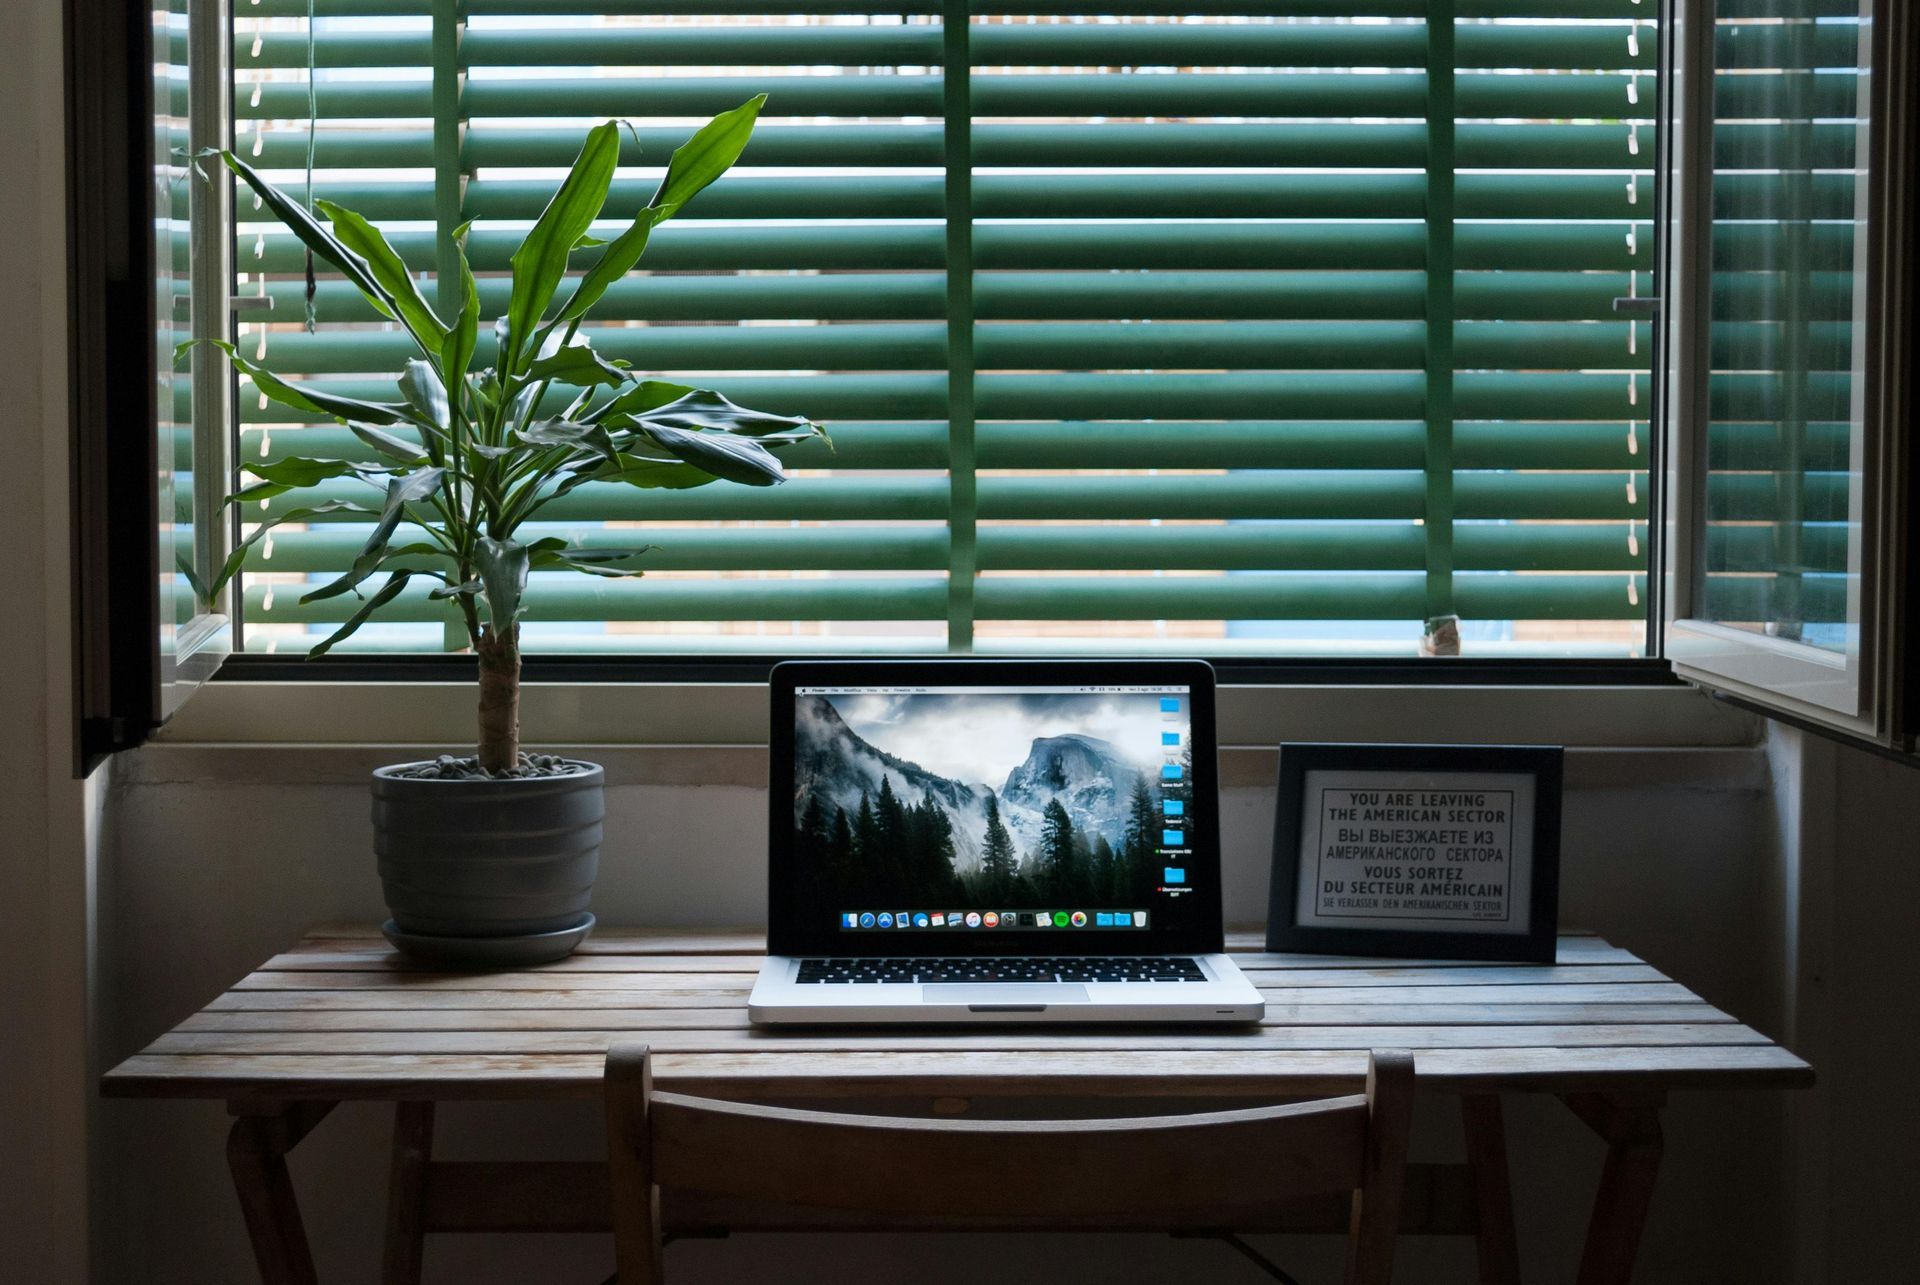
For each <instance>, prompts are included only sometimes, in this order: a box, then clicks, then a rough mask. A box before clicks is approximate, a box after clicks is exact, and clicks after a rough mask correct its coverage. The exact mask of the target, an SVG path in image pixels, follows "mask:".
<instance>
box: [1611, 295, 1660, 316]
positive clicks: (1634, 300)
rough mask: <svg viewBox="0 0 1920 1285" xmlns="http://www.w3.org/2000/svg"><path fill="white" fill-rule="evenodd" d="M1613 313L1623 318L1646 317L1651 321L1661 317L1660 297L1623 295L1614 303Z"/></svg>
mask: <svg viewBox="0 0 1920 1285" xmlns="http://www.w3.org/2000/svg"><path fill="white" fill-rule="evenodd" d="M1613 311H1614V313H1615V315H1617V316H1621V317H1646V318H1648V319H1649V320H1651V319H1652V318H1655V317H1658V316H1659V315H1660V296H1659V295H1657V294H1656V295H1635V296H1632V297H1628V296H1626V295H1621V296H1619V297H1618V298H1616V299H1615V300H1614V301H1613Z"/></svg>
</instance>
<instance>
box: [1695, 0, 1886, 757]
mask: <svg viewBox="0 0 1920 1285" xmlns="http://www.w3.org/2000/svg"><path fill="white" fill-rule="evenodd" d="M1887 7H1888V6H1883V5H1881V4H1877V3H1874V0H1734V2H1728V0H1723V3H1721V4H1720V5H1719V6H1718V8H1717V9H1715V10H1714V11H1713V20H1712V22H1711V23H1705V22H1702V23H1699V24H1697V26H1696V27H1695V28H1692V29H1689V31H1688V32H1687V34H1686V36H1685V38H1684V39H1683V41H1682V42H1681V48H1680V49H1679V50H1678V51H1677V55H1676V56H1677V57H1679V58H1681V59H1682V60H1683V66H1684V67H1685V68H1686V71H1685V72H1684V73H1683V75H1682V77H1681V83H1683V84H1685V85H1687V86H1689V87H1690V89H1689V91H1688V92H1687V93H1685V94H1683V95H1681V97H1680V100H1679V101H1678V102H1677V103H1676V105H1675V113H1676V124H1675V126H1674V133H1675V138H1676V146H1675V148H1674V151H1673V165H1674V167H1675V174H1676V178H1675V180H1674V182H1673V184H1672V186H1673V187H1674V188H1675V189H1676V191H1678V190H1679V189H1680V188H1681V187H1682V186H1683V185H1684V186H1685V188H1686V189H1687V190H1686V191H1684V192H1682V193H1680V197H1679V199H1677V200H1676V212H1675V216H1674V233H1673V236H1672V238H1670V240H1691V239H1693V238H1701V239H1702V240H1703V241H1704V243H1705V244H1706V245H1707V246H1709V247H1710V250H1709V252H1708V253H1703V254H1700V255H1697V256H1695V258H1694V260H1693V261H1692V262H1691V263H1690V264H1679V263H1676V264H1675V266H1674V271H1673V273H1672V274H1671V278H1672V279H1671V280H1670V282H1669V284H1668V286H1667V289H1668V291H1669V292H1670V293H1672V294H1674V295H1675V296H1676V297H1677V298H1679V299H1681V300H1683V301H1686V305H1687V306H1684V307H1683V308H1682V309H1681V311H1680V314H1679V316H1678V318H1677V322H1676V324H1675V325H1674V327H1673V328H1672V330H1671V334H1670V339H1671V341H1672V344H1673V348H1674V351H1673V353H1672V356H1671V360H1670V361H1669V369H1670V371H1671V374H1672V381H1673V382H1672V385H1671V387H1672V388H1673V390H1674V392H1673V393H1672V394H1671V395H1672V396H1674V397H1675V398H1676V401H1675V405H1674V407H1673V412H1672V418H1673V422H1674V424H1675V426H1676V428H1677V429H1678V433H1677V438H1676V440H1677V443H1678V449H1677V451H1676V458H1675V469H1676V471H1675V475H1674V485H1673V487H1672V492H1673V497H1674V505H1675V513H1676V527H1677V529H1676V538H1675V540H1674V541H1673V542H1672V546H1671V553H1672V570H1673V574H1672V577H1671V579H1672V583H1673V593H1674V602H1673V603H1672V609H1671V615H1672V621H1671V624H1670V627H1669V631H1668V638H1667V650H1668V654H1669V655H1670V656H1671V657H1672V659H1673V661H1674V664H1675V666H1676V669H1677V670H1678V671H1679V672H1680V673H1681V674H1682V675H1684V676H1687V677H1690V678H1694V679H1696V680H1698V681H1701V682H1704V683H1707V684H1710V685H1712V686H1716V687H1720V688H1722V689H1725V690H1728V691H1731V692H1733V693H1735V694H1736V695H1741V696H1745V697H1748V698H1753V699H1764V700H1766V701H1767V702H1769V704H1770V705H1772V706H1774V707H1776V708H1781V709H1784V710H1785V711H1787V712H1789V713H1791V714H1794V715H1797V716H1799V717H1801V718H1803V719H1807V720H1810V721H1813V722H1815V723H1818V724H1822V725H1826V726H1833V727H1838V728H1841V729H1844V730H1846V731H1849V732H1852V733H1855V734H1858V735H1862V736H1866V737H1868V738H1870V739H1873V740H1876V741H1879V742H1881V743H1883V744H1889V743H1890V744H1899V743H1901V742H1902V741H1903V740H1905V739H1907V738H1910V737H1911V735H1912V733H1913V731H1914V728H1915V720H1914V719H1913V717H1912V714H1911V711H1912V709H1913V708H1915V706H1913V705H1912V704H1911V702H1912V701H1913V699H1914V696H1913V691H1914V689H1913V687H1912V686H1911V680H1910V679H1908V678H1907V673H1908V671H1909V670H1910V664H1909V663H1908V662H1907V657H1909V656H1910V655H1911V653H1910V652H1903V647H1902V639H1901V635H1902V633H1903V632H1905V633H1908V634H1910V633H1911V621H1909V620H1907V619H1906V618H1904V615H1903V613H1904V612H1905V611H1907V610H1910V609H1911V608H1912V605H1913V603H1912V589H1911V580H1910V577H1911V575H1912V574H1913V572H1912V568H1913V567H1914V566H1916V565H1920V564H1916V563H1915V562H1913V561H1912V560H1911V555H1910V554H1905V555H1903V554H1902V552H1901V542H1902V541H1903V540H1905V541H1906V542H1907V545H1908V547H1909V548H1911V539H1912V533H1913V531H1915V530H1916V529H1920V528H1916V527H1915V526H1914V522H1913V504H1914V492H1913V489H1912V468H1913V458H1914V456H1913V446H1914V443H1913V437H1914V432H1915V429H1914V426H1913V422H1912V411H1911V402H1910V397H1911V393H1910V391H1908V389H1907V387H1906V385H1905V379H1906V378H1907V377H1909V365H1910V357H1909V356H1908V355H1907V354H1906V353H1904V352H1902V348H1901V345H1903V344H1911V342H1912V336H1913V333H1914V331H1913V329H1912V327H1913V324H1914V319H1913V314H1912V309H1913V298H1912V293H1911V291H1912V286H1911V274H1912V270H1913V269H1912V266H1911V265H1912V263H1913V259H1912V258H1911V257H1910V256H1911V255H1912V253H1913V248H1914V247H1913V237H1914V231H1913V229H1914V205H1913V200H1914V196H1913V180H1912V177H1911V175H1912V173H1913V165H1914V158H1913V147H1914V141H1913V128H1912V125H1913V120H1914V111H1915V107H1914V97H1913V87H1912V69H1911V67H1910V66H1905V67H1904V69H1905V71H1906V74H1905V75H1904V76H1903V75H1902V70H1903V63H1902V61H1901V58H1902V55H1901V49H1902V44H1901V42H1902V40H1903V39H1904V40H1905V41H1906V42H1907V43H1908V45H1909V46H1910V45H1911V40H1912V31H1911V29H1910V28H1906V27H1902V26H1900V25H1898V19H1897V18H1895V19H1893V20H1892V21H1890V20H1889V17H1888V15H1886V14H1884V13H1883V12H1882V10H1883V9H1884V8H1887ZM1907 56H1909V57H1910V56H1911V55H1910V54H1909V55H1907ZM1709 158H1710V160H1709ZM1679 175H1685V177H1684V178H1680V177H1678V176H1679ZM1903 175H1904V177H1903ZM1903 272H1904V273H1905V274H1906V284H1905V285H1904V293H1903V277H1902V273H1903ZM1903 556H1905V557H1906V558H1907V559H1908V561H1907V563H1906V565H1907V567H1908V571H1907V576H1908V577H1909V579H1908V582H1907V583H1903V582H1902V578H1901V565H1902V558H1903ZM1908 645H1910V644H1908ZM1903 687H1904V688H1905V690H1904V692H1903ZM1903 698H1904V699H1905V700H1906V701H1908V702H1909V705H1908V713H1907V714H1906V715H1904V716H1903V715H1901V714H1900V713H1899V712H1898V710H1899V706H1900V702H1901V701H1902V699H1903Z"/></svg>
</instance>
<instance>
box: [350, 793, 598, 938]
mask: <svg viewBox="0 0 1920 1285" xmlns="http://www.w3.org/2000/svg"><path fill="white" fill-rule="evenodd" d="M413 766H416V765H414V764H407V763H401V764H395V765H393V766H391V767H382V768H376V769H375V770H374V773H373V833H374V852H375V854H376V855H377V856H378V858H379V867H380V883H381V886H382V887H383V888H384V889H385V891H386V897H387V908H388V909H389V910H391V911H392V912H393V922H392V924H391V925H390V926H389V931H388V936H389V938H391V939H392V940H393V941H394V943H395V944H396V945H397V946H399V947H401V949H403V950H407V951H409V953H413V954H423V955H424V954H434V955H438V956H441V957H443V959H444V960H445V961H446V962H465V963H475V964H485V963H489V962H498V963H531V962H535V960H536V959H537V958H538V957H542V956H544V957H546V958H559V957H560V956H562V955H565V954H567V953H568V952H569V951H571V950H572V949H573V947H574V946H576V945H578V944H579V943H580V941H581V940H583V939H584V938H585V936H586V934H587V931H588V930H589V929H590V928H591V926H592V922H593V917H592V916H591V915H590V914H589V913H588V911H587V906H588V903H589V902H590V901H591V899H592V896H593V880H594V876H595V875H596V873H598V870H599V865H600V823H601V820H602V819H603V818H604V817H605V815H606V799H605V794H604V790H603V786H604V784H605V781H606V773H605V772H604V771H602V770H601V768H600V767H599V765H598V764H593V763H582V764H580V765H579V766H580V767H582V768H584V769H585V770H584V771H580V772H576V773H573V774H571V775H568V776H544V777H524V778H509V779H506V780H489V781H458V780H455V781H442V780H437V779H433V778H426V779H420V778H413V777H407V776H401V775H398V773H400V772H403V771H405V770H406V769H408V768H410V767H413Z"/></svg>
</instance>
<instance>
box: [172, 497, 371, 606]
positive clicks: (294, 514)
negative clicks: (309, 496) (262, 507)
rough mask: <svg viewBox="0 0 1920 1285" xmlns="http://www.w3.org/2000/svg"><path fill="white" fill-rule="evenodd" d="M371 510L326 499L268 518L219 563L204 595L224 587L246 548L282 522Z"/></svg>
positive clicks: (362, 505)
mask: <svg viewBox="0 0 1920 1285" xmlns="http://www.w3.org/2000/svg"><path fill="white" fill-rule="evenodd" d="M372 512H374V510H372V509H370V508H368V507H367V506H366V505H364V504H355V503H354V502H353V501H351V500H327V501H325V502H324V503H321V504H315V505H311V506H309V507H307V508H300V509H288V510H287V511H286V512H285V513H281V514H278V515H276V516H274V517H271V518H268V519H267V520H266V521H264V522H262V523H261V524H260V525H259V526H258V527H256V528H254V532H253V534H252V535H250V536H248V537H247V538H246V539H244V540H242V541H240V543H239V544H237V545H235V546H234V548H233V552H232V553H229V554H228V555H227V560H226V561H225V562H224V563H222V564H221V565H220V574H219V575H216V576H215V577H214V578H213V585H212V587H211V588H210V589H209V590H208V592H207V594H206V597H208V598H212V597H213V595H214V594H216V593H219V592H220V590H221V589H223V588H224V587H226V583H227V582H228V581H229V580H231V579H233V578H234V576H236V575H237V574H239V571H240V568H241V566H242V565H243V564H244V563H245V562H246V560H247V550H248V549H251V548H252V547H253V546H254V545H255V544H257V543H259V541H260V539H261V537H262V536H264V535H266V534H267V532H269V531H271V530H273V529H274V528H275V527H277V526H279V525H280V524H281V523H282V522H311V521H312V520H313V519H315V518H317V517H322V516H324V515H326V514H328V513H368V514H371V513H372Z"/></svg>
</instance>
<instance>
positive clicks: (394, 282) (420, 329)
mask: <svg viewBox="0 0 1920 1285" xmlns="http://www.w3.org/2000/svg"><path fill="white" fill-rule="evenodd" d="M313 206H314V208H315V209H316V210H319V211H320V212H321V213H322V214H324V215H326V216H327V221H328V222H329V223H331V224H333V234H334V236H335V237H336V238H338V239H339V241H340V244H341V245H343V246H345V247H346V248H347V249H348V250H351V251H352V252H353V253H355V254H357V255H359V256H360V258H361V259H362V260H364V261H365V263H366V265H367V270H368V272H369V273H370V274H371V275H372V276H373V279H374V280H375V281H376V282H378V283H379V285H380V288H381V289H382V290H384V291H386V295H387V298H388V299H390V300H392V301H393V310H394V312H395V314H397V316H398V317H399V320H400V324H401V325H403V326H405V327H406V328H407V329H408V330H410V331H412V332H413V338H414V341H415V342H416V343H418V344H419V345H420V347H421V348H422V349H424V350H425V351H427V352H430V353H432V354H433V355H434V356H436V357H438V356H439V355H440V345H441V344H442V343H444V342H445V341H446V338H447V328H446V326H445V325H444V324H442V323H441V321H440V318H439V316H438V315H437V314H436V313H435V312H434V310H433V309H432V308H431V307H429V306H428V304H427V301H426V299H424V298H423V297H421V294H420V287H419V286H418V285H417V284H416V283H415V282H414V279H413V274H412V273H410V272H408V271H407V265H406V262H405V260H403V259H401V257H400V255H399V254H398V253H397V252H396V251H395V250H394V248H393V246H391V245H390V244H388V242H387V238H386V237H385V236H383V235H381V232H380V229H379V228H376V227H375V226H373V224H371V223H369V222H367V220H366V219H365V218H364V217H362V216H361V215H359V214H356V213H355V212H354V211H352V210H349V209H347V208H346V207H345V206H343V205H336V204H334V203H333V202H332V201H325V200H318V201H315V202H314V203H313Z"/></svg>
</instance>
